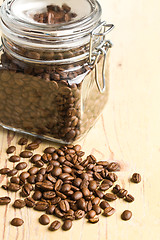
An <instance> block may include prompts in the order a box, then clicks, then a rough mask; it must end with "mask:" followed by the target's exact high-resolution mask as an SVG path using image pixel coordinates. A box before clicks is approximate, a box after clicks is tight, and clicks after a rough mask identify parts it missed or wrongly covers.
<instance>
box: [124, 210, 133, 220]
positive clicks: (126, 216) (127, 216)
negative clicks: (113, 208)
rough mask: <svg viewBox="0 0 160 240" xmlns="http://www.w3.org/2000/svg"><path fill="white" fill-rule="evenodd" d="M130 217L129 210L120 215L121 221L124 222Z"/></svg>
mask: <svg viewBox="0 0 160 240" xmlns="http://www.w3.org/2000/svg"><path fill="white" fill-rule="evenodd" d="M131 217H132V212H131V211H129V210H125V211H124V212H123V213H122V215H121V218H122V220H125V221H127V220H129V219H131Z"/></svg>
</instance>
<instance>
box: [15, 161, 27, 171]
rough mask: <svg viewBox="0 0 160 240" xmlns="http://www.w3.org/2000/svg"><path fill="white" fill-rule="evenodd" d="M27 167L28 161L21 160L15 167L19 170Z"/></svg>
mask: <svg viewBox="0 0 160 240" xmlns="http://www.w3.org/2000/svg"><path fill="white" fill-rule="evenodd" d="M26 167H27V163H26V162H21V163H18V164H17V165H16V167H15V168H16V169H17V170H23V169H25V168H26Z"/></svg>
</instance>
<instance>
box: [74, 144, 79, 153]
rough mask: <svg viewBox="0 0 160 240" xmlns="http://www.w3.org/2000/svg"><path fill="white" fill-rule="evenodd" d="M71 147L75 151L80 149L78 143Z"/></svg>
mask: <svg viewBox="0 0 160 240" xmlns="http://www.w3.org/2000/svg"><path fill="white" fill-rule="evenodd" d="M73 149H74V150H75V151H76V152H79V151H80V150H81V146H80V145H78V144H77V145H75V146H74V147H73Z"/></svg>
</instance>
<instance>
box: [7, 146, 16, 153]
mask: <svg viewBox="0 0 160 240" xmlns="http://www.w3.org/2000/svg"><path fill="white" fill-rule="evenodd" d="M15 151H16V147H15V146H10V147H9V148H8V149H7V151H6V152H7V154H11V153H13V152H15Z"/></svg>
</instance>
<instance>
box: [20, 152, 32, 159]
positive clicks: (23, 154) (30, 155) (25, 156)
mask: <svg viewBox="0 0 160 240" xmlns="http://www.w3.org/2000/svg"><path fill="white" fill-rule="evenodd" d="M32 155H33V153H32V152H30V151H23V152H21V153H20V157H22V158H30V157H32Z"/></svg>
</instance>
